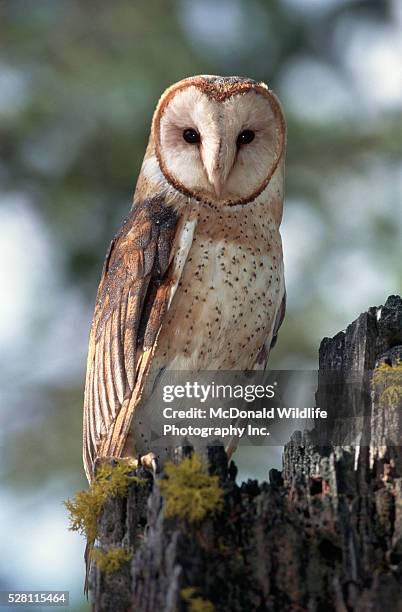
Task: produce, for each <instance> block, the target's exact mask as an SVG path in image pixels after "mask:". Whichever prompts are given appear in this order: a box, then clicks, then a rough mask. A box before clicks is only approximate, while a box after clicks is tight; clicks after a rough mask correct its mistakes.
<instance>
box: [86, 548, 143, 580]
mask: <svg viewBox="0 0 402 612" xmlns="http://www.w3.org/2000/svg"><path fill="white" fill-rule="evenodd" d="M132 558H133V553H132V551H130V550H127V548H120V547H117V546H116V547H112V548H109V549H108V550H102V549H101V548H94V549H93V550H92V551H91V559H92V560H93V561H95V563H96V565H97V566H98V567H99V569H100V571H101V572H104V573H105V574H112V573H113V572H117V570H119V569H120V568H121V567H122V565H124V563H128V562H129V561H131V559H132Z"/></svg>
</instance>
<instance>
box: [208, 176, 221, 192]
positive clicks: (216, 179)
mask: <svg viewBox="0 0 402 612" xmlns="http://www.w3.org/2000/svg"><path fill="white" fill-rule="evenodd" d="M208 178H209V182H210V183H211V186H212V187H213V189H214V192H215V195H216V197H217V198H220V196H221V193H222V177H221V174H220V172H218V171H217V170H213V171H212V172H211V174H210V176H209V177H208Z"/></svg>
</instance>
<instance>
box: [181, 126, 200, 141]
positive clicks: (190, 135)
mask: <svg viewBox="0 0 402 612" xmlns="http://www.w3.org/2000/svg"><path fill="white" fill-rule="evenodd" d="M183 138H184V140H185V141H186V142H188V143H189V144H196V143H197V142H200V135H199V133H198V132H197V130H194V129H193V128H186V129H185V130H184V132H183Z"/></svg>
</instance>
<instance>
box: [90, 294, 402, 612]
mask: <svg viewBox="0 0 402 612" xmlns="http://www.w3.org/2000/svg"><path fill="white" fill-rule="evenodd" d="M401 361H402V300H401V298H399V297H395V296H392V297H390V298H388V300H387V302H386V304H385V306H383V307H382V308H381V309H378V308H370V309H369V310H368V312H366V313H364V314H362V315H361V316H360V317H359V318H358V319H357V320H356V321H355V322H354V323H352V324H351V325H350V326H349V327H348V328H347V330H346V331H345V332H341V333H340V334H337V335H336V336H335V337H334V338H332V339H329V338H325V339H324V340H323V342H322V343H321V347H320V374H319V386H318V391H317V405H319V406H320V407H322V408H325V409H326V410H328V413H329V421H328V422H329V423H330V436H328V432H327V431H326V432H324V430H323V428H322V426H320V425H319V426H317V427H316V428H315V429H314V430H313V431H312V432H303V433H302V432H296V433H295V434H293V436H292V438H291V440H290V441H289V443H288V444H287V445H286V446H285V449H284V455H283V471H282V473H281V472H279V471H277V470H270V473H269V477H270V482H269V483H266V482H263V483H258V482H256V481H250V480H249V481H248V482H247V483H243V484H241V485H237V484H236V482H235V476H236V469H235V467H234V465H233V463H232V464H231V465H230V466H228V464H227V460H226V456H225V453H224V451H223V449H222V448H221V447H213V448H211V449H210V450H209V463H210V471H211V473H215V474H218V475H219V478H220V486H221V487H222V489H223V491H224V509H223V511H222V512H219V513H216V514H214V515H212V516H210V517H209V518H206V519H205V520H204V521H202V522H201V524H198V525H196V526H192V525H189V524H185V523H184V522H183V521H181V520H178V519H172V518H166V516H165V514H164V502H163V498H162V496H161V492H160V488H159V483H158V482H159V481H158V479H156V481H155V482H154V483H153V486H152V479H151V477H150V476H149V474H147V473H146V472H141V471H140V472H139V473H138V475H139V476H141V478H142V479H143V480H144V482H145V485H144V484H142V483H133V484H132V485H130V488H129V493H128V497H127V499H114V500H110V502H109V503H108V506H107V507H106V508H105V510H104V513H103V516H102V519H101V521H100V538H99V541H100V545H101V546H102V547H104V548H105V549H107V548H108V547H110V546H122V545H123V546H128V547H131V548H132V549H133V550H134V551H135V553H134V557H133V559H132V562H131V563H129V564H126V565H125V566H124V567H123V568H122V569H121V570H119V571H117V572H114V573H111V574H110V575H105V574H102V573H101V572H100V571H99V570H98V569H97V570H95V572H94V574H93V576H92V583H93V590H92V595H93V598H94V608H95V610H97V611H99V612H100V611H102V612H103V611H113V612H120V611H121V612H123V611H125V610H133V611H135V612H184V611H186V610H189V611H190V612H196V611H199V612H202V611H205V612H211V611H212V610H215V611H217V612H220V611H222V612H253V611H259V612H262V611H276V610H280V611H287V610H289V611H290V610H292V611H296V610H299V611H302V610H308V611H311V612H313V611H317V612H318V611H320V610H326V611H328V612H329V611H332V610H333V611H336V612H348V611H353V612H363V611H364V612H366V611H368V610H372V611H381V612H388V611H402V580H401V577H402V449H401V444H402V380H401V379H402V375H401V373H400V368H401V365H400V364H401ZM398 368H399V370H398ZM398 372H399V374H398ZM328 381H330V384H329V383H328ZM187 452H188V449H182V454H184V455H185V454H186V453H187ZM268 467H269V466H267V468H268ZM187 587H192V588H193V589H195V590H194V591H193V593H195V595H194V596H193V600H192V602H191V601H189V599H188V598H187V601H186V597H185V596H184V595H185V593H186V591H185V589H186V588H187ZM194 597H195V598H197V599H194Z"/></svg>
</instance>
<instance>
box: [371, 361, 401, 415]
mask: <svg viewBox="0 0 402 612" xmlns="http://www.w3.org/2000/svg"><path fill="white" fill-rule="evenodd" d="M373 384H374V385H375V386H379V387H381V388H382V391H381V395H380V398H379V399H380V403H381V404H384V405H386V406H398V404H399V403H400V401H401V399H402V362H401V361H398V362H397V363H396V365H393V366H392V365H388V364H386V363H381V364H380V365H379V366H378V367H377V368H376V369H375V371H374V374H373Z"/></svg>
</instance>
